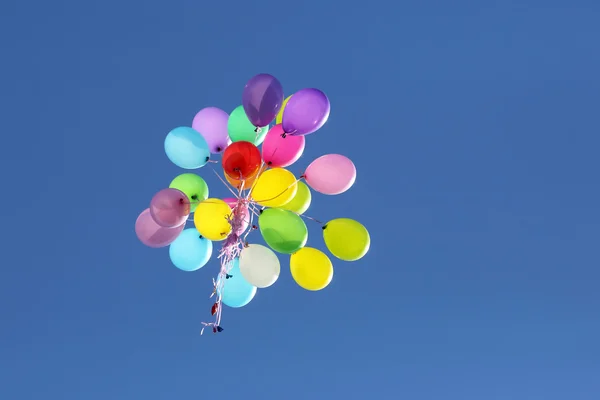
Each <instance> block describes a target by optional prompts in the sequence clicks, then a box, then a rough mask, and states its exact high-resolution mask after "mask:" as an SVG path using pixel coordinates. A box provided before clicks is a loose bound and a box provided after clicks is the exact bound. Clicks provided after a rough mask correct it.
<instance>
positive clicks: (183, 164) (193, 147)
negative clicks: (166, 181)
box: [165, 126, 210, 169]
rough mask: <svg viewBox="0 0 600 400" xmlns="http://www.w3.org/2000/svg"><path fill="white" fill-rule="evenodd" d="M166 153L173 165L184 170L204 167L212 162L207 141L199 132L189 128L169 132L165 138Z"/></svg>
mask: <svg viewBox="0 0 600 400" xmlns="http://www.w3.org/2000/svg"><path fill="white" fill-rule="evenodd" d="M165 153H167V157H168V158H169V160H171V162H172V163H173V164H175V165H177V166H178V167H179V168H184V169H196V168H200V167H204V166H205V165H206V163H207V162H208V160H210V151H209V150H208V143H206V140H204V138H203V137H202V135H200V133H198V131H196V130H194V129H192V128H188V127H187V126H180V127H179V128H175V129H173V130H172V131H171V132H169V134H168V135H167V137H166V138H165Z"/></svg>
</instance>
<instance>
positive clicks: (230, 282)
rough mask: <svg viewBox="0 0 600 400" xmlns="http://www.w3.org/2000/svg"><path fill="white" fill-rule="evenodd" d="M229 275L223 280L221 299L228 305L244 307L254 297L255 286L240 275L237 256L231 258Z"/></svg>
mask: <svg viewBox="0 0 600 400" xmlns="http://www.w3.org/2000/svg"><path fill="white" fill-rule="evenodd" d="M229 275H231V278H229V279H227V280H225V285H223V289H222V294H221V301H223V304H225V305H226V306H229V307H233V308H239V307H244V306H245V305H246V304H248V303H250V301H252V299H253V298H254V295H255V294H256V286H253V285H251V284H249V283H248V282H247V281H246V280H245V279H244V277H243V276H242V272H241V271H240V259H239V258H236V259H235V260H233V267H232V268H231V271H230V272H229Z"/></svg>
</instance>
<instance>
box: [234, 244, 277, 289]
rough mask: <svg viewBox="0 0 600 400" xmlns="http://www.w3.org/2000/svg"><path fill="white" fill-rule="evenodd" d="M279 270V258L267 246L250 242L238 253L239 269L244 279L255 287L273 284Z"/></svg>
mask: <svg viewBox="0 0 600 400" xmlns="http://www.w3.org/2000/svg"><path fill="white" fill-rule="evenodd" d="M280 270H281V266H280V265H279V258H277V255H276V254H275V253H273V251H272V250H271V249H269V248H268V247H265V246H262V245H260V244H250V245H248V247H244V249H243V250H242V252H241V253H240V271H242V275H243V276H244V278H245V279H246V281H247V282H248V283H250V284H252V285H254V286H256V287H257V288H266V287H269V286H271V285H272V284H274V283H275V281H277V278H279V272H280Z"/></svg>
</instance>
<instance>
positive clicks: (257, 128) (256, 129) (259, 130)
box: [254, 126, 262, 133]
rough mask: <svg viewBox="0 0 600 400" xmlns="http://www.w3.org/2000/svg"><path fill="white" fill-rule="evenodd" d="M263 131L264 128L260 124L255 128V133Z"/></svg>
mask: <svg viewBox="0 0 600 400" xmlns="http://www.w3.org/2000/svg"><path fill="white" fill-rule="evenodd" d="M261 131H262V128H261V127H260V126H257V127H256V128H254V132H255V133H260V132H261Z"/></svg>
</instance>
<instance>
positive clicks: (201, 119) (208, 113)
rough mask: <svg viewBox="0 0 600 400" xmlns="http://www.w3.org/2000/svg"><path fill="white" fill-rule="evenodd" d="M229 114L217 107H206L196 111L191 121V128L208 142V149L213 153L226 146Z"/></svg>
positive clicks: (219, 151)
mask: <svg viewBox="0 0 600 400" xmlns="http://www.w3.org/2000/svg"><path fill="white" fill-rule="evenodd" d="M228 120H229V114H227V113H226V112H225V111H223V110H221V109H220V108H217V107H206V108H203V109H202V110H200V111H198V113H197V114H196V116H195V117H194V120H193V121H192V128H194V129H195V130H197V131H198V132H200V135H202V137H203V138H204V139H205V140H206V143H208V149H209V150H210V152H211V153H213V154H218V153H221V152H222V151H223V150H225V148H226V147H227V144H228V143H227V142H228V140H229V135H228V133H227V121H228Z"/></svg>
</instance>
